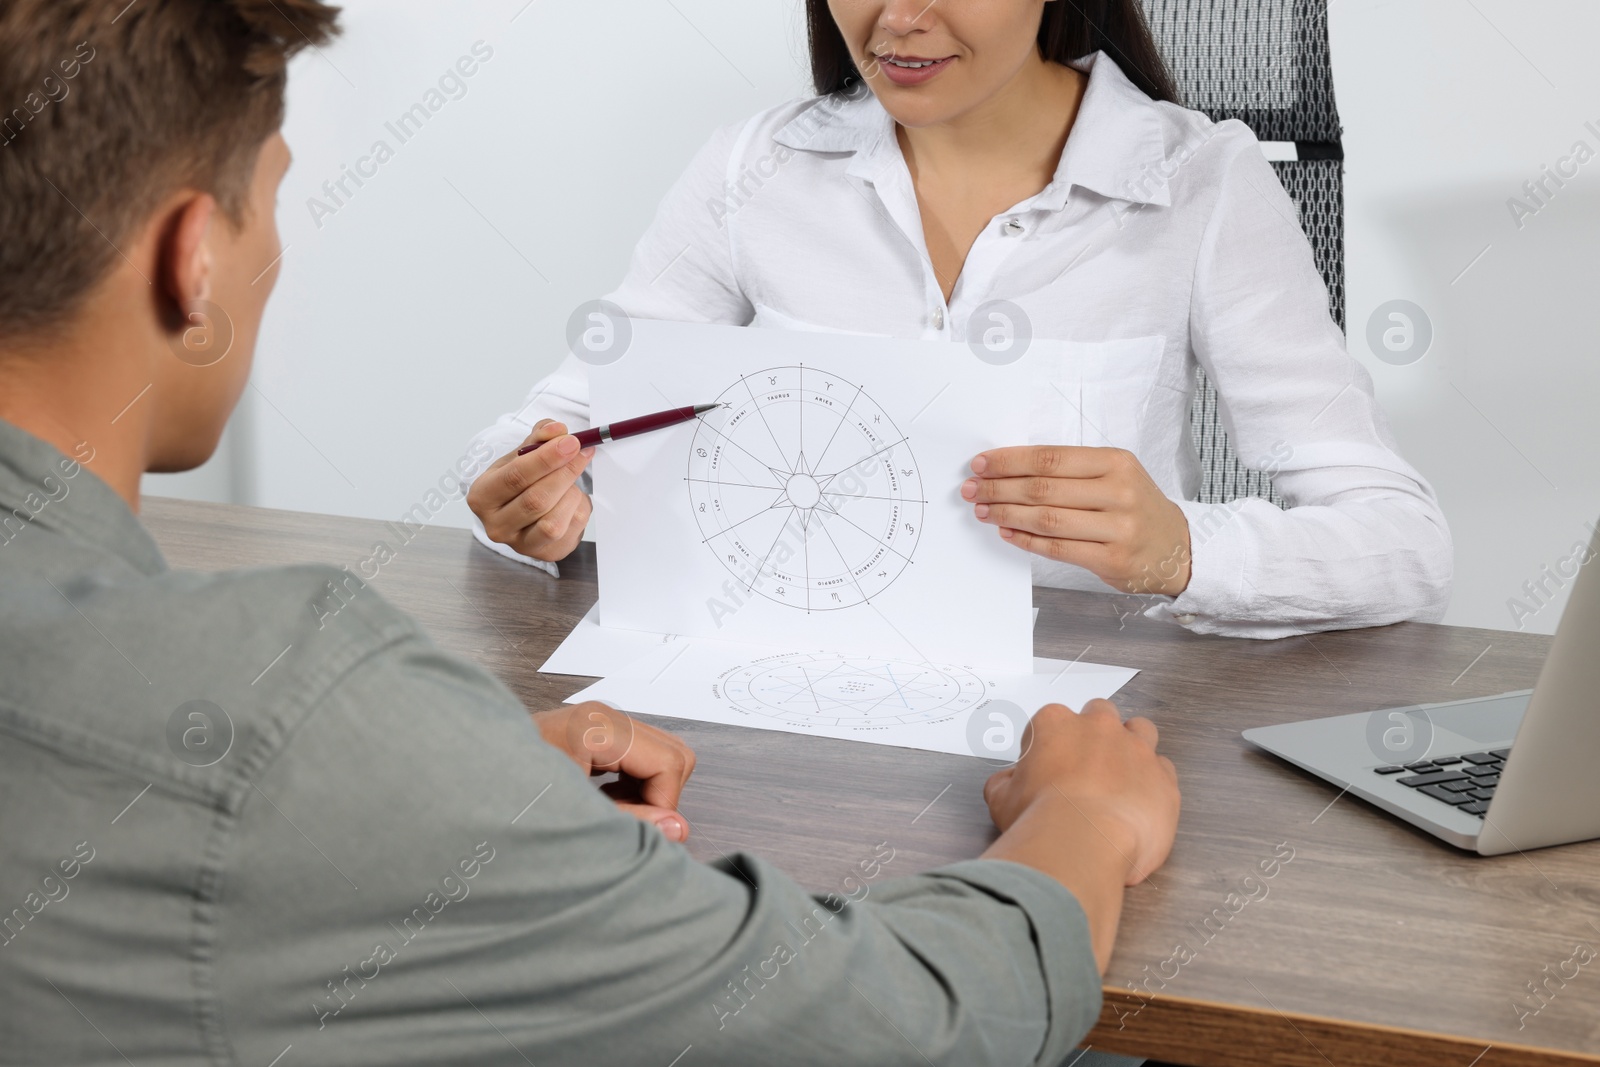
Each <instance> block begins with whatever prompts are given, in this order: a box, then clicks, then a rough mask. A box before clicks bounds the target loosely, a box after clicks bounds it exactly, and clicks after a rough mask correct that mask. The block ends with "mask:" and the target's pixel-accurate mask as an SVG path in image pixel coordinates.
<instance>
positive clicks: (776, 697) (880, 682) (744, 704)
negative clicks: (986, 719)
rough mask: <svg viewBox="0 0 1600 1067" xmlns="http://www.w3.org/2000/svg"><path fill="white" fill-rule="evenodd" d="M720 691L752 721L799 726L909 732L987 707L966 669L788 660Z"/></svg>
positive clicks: (767, 663) (736, 676)
mask: <svg viewBox="0 0 1600 1067" xmlns="http://www.w3.org/2000/svg"><path fill="white" fill-rule="evenodd" d="M717 685H718V687H719V689H720V691H721V695H722V697H723V698H724V699H726V700H727V701H728V702H729V703H730V704H732V705H733V706H734V707H736V708H738V709H739V710H740V711H743V712H746V713H748V714H750V715H757V716H761V717H763V718H769V719H782V720H784V721H786V722H790V723H795V724H797V725H801V726H856V727H874V726H910V725H914V724H917V723H928V722H937V721H942V720H944V719H949V718H952V717H954V716H956V715H959V714H961V713H963V712H965V711H966V710H967V709H969V708H972V707H974V706H976V705H978V704H981V703H982V702H983V701H984V700H985V699H987V696H986V693H987V689H986V687H985V684H984V682H983V679H981V678H979V677H978V676H977V675H975V674H973V673H972V672H971V671H969V670H967V669H966V668H964V667H947V666H936V665H933V664H928V663H910V662H906V661H902V660H886V659H874V658H870V657H861V656H847V655H843V654H841V653H835V652H790V653H783V654H781V655H776V656H768V657H766V658H764V659H760V660H757V661H755V662H754V663H750V664H746V665H744V666H741V667H735V668H733V669H731V670H729V671H727V672H726V673H724V674H723V675H722V676H721V677H720V678H719V679H718V680H717Z"/></svg>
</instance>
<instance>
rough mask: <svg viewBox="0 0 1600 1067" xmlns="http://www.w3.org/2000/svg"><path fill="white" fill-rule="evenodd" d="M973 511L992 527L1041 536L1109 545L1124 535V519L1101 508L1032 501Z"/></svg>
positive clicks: (1125, 523) (990, 506) (983, 506)
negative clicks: (1064, 506)
mask: <svg viewBox="0 0 1600 1067" xmlns="http://www.w3.org/2000/svg"><path fill="white" fill-rule="evenodd" d="M975 514H976V515H977V516H978V519H979V521H980V522H986V523H988V524H989V525H991V526H999V527H1001V528H1002V529H1007V530H1024V531H1026V532H1028V533H1034V534H1038V535H1039V536H1041V537H1056V538H1061V539H1063V540H1068V541H1094V542H1097V543H1100V544H1110V543H1112V542H1114V541H1117V540H1120V539H1122V538H1124V537H1126V535H1127V531H1126V529H1125V527H1126V526H1127V522H1126V521H1125V519H1124V518H1122V517H1120V516H1118V515H1115V514H1111V513H1108V512H1104V511H1078V510H1076V509H1073V508H1059V507H1049V506H1034V505H1031V504H979V505H978V506H977V509H976V511H975Z"/></svg>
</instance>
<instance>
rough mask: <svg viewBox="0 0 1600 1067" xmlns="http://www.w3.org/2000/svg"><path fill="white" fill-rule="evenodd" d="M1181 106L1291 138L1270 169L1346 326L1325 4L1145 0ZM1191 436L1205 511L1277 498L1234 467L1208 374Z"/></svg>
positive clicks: (1336, 128) (1339, 152)
mask: <svg viewBox="0 0 1600 1067" xmlns="http://www.w3.org/2000/svg"><path fill="white" fill-rule="evenodd" d="M1142 3H1143V4H1144V9H1145V15H1146V17H1147V18H1148V19H1149V22H1150V29H1151V31H1152V32H1153V34H1154V36H1155V39H1156V44H1157V45H1158V46H1159V47H1160V49H1161V54H1162V55H1163V56H1164V57H1165V58H1166V61H1167V66H1168V68H1169V69H1170V70H1171V71H1172V75H1173V79H1174V80H1175V81H1176V82H1177V84H1178V91H1179V94H1180V96H1181V103H1183V105H1184V106H1185V107H1192V108H1195V109H1196V110H1199V111H1203V112H1205V114H1206V115H1208V116H1209V117H1210V118H1211V119H1213V120H1214V121H1218V122H1220V121H1221V120H1223V119H1239V120H1240V121H1241V122H1243V123H1244V124H1245V125H1246V126H1249V127H1250V128H1251V129H1252V130H1253V131H1255V135H1256V137H1258V138H1259V139H1260V140H1262V141H1280V142H1281V141H1290V142H1293V143H1294V144H1295V146H1296V149H1297V151H1298V155H1299V159H1298V161H1297V162H1285V163H1279V162H1274V163H1273V164H1272V167H1273V169H1274V170H1276V171H1277V172H1278V180H1279V181H1281V182H1282V183H1283V187H1284V189H1286V190H1287V191H1288V193H1289V196H1290V198H1291V199H1293V200H1294V202H1295V205H1296V206H1297V207H1298V208H1299V210H1300V225H1301V227H1302V228H1303V229H1304V230H1305V232H1306V236H1307V237H1308V238H1309V239H1310V241H1311V248H1312V251H1313V252H1314V253H1315V256H1316V261H1317V266H1318V268H1319V269H1321V271H1322V277H1323V280H1324V281H1326V282H1327V285H1328V304H1329V311H1330V312H1332V314H1333V318H1334V321H1335V322H1337V323H1338V324H1339V328H1340V329H1341V330H1342V329H1344V328H1345V321H1344V148H1343V146H1342V145H1341V143H1340V134H1341V128H1340V125H1339V111H1338V108H1337V106H1336V105H1335V103H1334V99H1333V68H1332V65H1331V64H1330V62H1329V59H1328V5H1327V0H1142ZM1196 378H1197V382H1196V384H1197V389H1196V392H1195V398H1194V406H1193V407H1192V408H1191V409H1190V413H1189V424H1190V435H1191V438H1192V439H1193V441H1194V446H1195V449H1196V450H1197V451H1198V452H1199V454H1200V472H1201V473H1200V493H1199V499H1200V500H1201V501H1202V502H1204V503H1210V504H1215V503H1221V502H1223V501H1227V500H1233V499H1236V498H1238V497H1244V496H1256V497H1263V498H1265V499H1267V500H1270V501H1272V502H1273V503H1274V504H1277V505H1278V506H1279V507H1283V506H1284V505H1285V501H1284V500H1283V498H1282V496H1281V495H1280V494H1279V493H1278V491H1277V489H1276V488H1275V487H1274V486H1273V484H1272V482H1271V479H1269V478H1268V477H1267V475H1266V474H1264V473H1262V472H1261V471H1253V470H1249V469H1248V468H1246V467H1245V466H1244V465H1243V464H1242V463H1240V462H1239V458H1238V456H1237V455H1235V453H1234V450H1233V447H1232V445H1231V444H1230V443H1229V441H1228V434H1227V430H1226V429H1225V428H1224V426H1223V423H1222V415H1221V410H1222V408H1224V407H1226V405H1227V398H1226V397H1221V398H1219V397H1218V395H1217V390H1216V387H1215V386H1214V385H1212V383H1211V381H1210V380H1209V379H1208V378H1207V377H1206V373H1205V371H1203V370H1200V371H1198V372H1197V374H1196Z"/></svg>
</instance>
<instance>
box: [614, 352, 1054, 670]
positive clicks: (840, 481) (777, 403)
mask: <svg viewBox="0 0 1600 1067" xmlns="http://www.w3.org/2000/svg"><path fill="white" fill-rule="evenodd" d="M632 331H633V333H632V340H631V344H630V346H629V348H628V350H627V352H626V355H625V356H624V357H623V358H621V359H619V360H618V361H617V362H615V363H612V364H609V365H606V366H595V367H592V368H590V380H591V384H592V397H593V410H594V419H595V420H596V422H597V423H603V422H607V421H612V420H615V419H620V418H626V417H629V416H635V415H640V414H643V413H645V412H649V411H655V410H660V409H662V408H666V407H678V406H684V405H689V404H700V403H712V402H720V403H723V404H726V405H727V406H726V407H722V408H719V409H718V410H717V411H715V412H712V413H709V414H707V415H705V416H704V417H702V418H701V419H700V420H698V421H697V422H692V423H686V424H684V425H681V426H678V427H674V428H672V429H669V430H663V431H658V432H656V433H652V434H647V435H644V436H640V437H636V438H630V439H627V440H623V441H617V442H613V443H609V444H605V445H602V446H601V447H600V449H599V451H598V453H597V454H596V457H595V460H594V486H595V493H594V504H595V518H594V523H595V530H596V541H597V543H598V549H599V561H600V617H601V618H602V619H604V620H605V624H606V626H608V627H619V628H623V629H633V630H645V631H649V632H653V633H680V634H685V635H690V636H696V637H707V638H715V639H721V640H734V641H741V642H749V643H755V644H763V645H768V646H772V647H774V648H779V649H791V650H792V649H797V648H826V649H831V650H835V651H840V652H849V653H851V654H857V655H878V656H887V657H891V658H899V659H905V660H911V661H915V662H923V661H934V662H961V663H971V664H975V665H977V666H979V667H982V668H984V669H986V670H998V671H1004V672H1009V673H1014V674H1026V673H1027V672H1028V670H1029V669H1030V667H1031V664H1032V648H1033V643H1032V633H1031V631H1032V628H1031V622H1030V609H1031V607H1032V591H1031V579H1030V566H1029V557H1028V556H1027V555H1026V554H1025V553H1023V552H1020V551H1018V550H1017V549H1015V548H1013V547H1012V546H1010V545H1007V544H1006V543H1005V542H1004V541H1002V540H1001V539H1000V538H999V537H997V536H996V535H995V531H994V528H993V527H990V526H987V525H985V524H982V523H979V522H978V521H976V520H975V519H974V518H973V517H972V514H971V506H970V505H969V504H967V503H966V502H965V501H964V500H962V499H961V496H960V486H961V483H962V481H963V480H965V478H967V477H968V476H969V474H970V470H969V467H968V464H969V462H970V461H971V459H972V457H973V456H974V455H976V454H977V453H979V452H981V451H983V450H984V449H986V448H992V447H996V446H1002V445H1013V444H1020V443H1022V438H1025V437H1026V436H1028V432H1029V427H1028V426H1027V421H1028V420H1027V418H1026V417H1025V416H1024V417H1019V415H1018V398H1019V397H1028V396H1031V395H1034V393H1036V392H1037V388H1038V387H1037V385H1036V383H1037V382H1038V381H1040V380H1041V379H1042V369H1041V367H1040V366H1039V363H1038V361H1040V360H1044V359H1046V358H1047V357H1046V356H1044V355H1041V354H1039V353H1036V352H1035V351H1034V350H1031V349H1030V350H1029V352H1028V353H1027V355H1025V356H1024V357H1023V358H1021V359H1020V360H1018V361H1017V362H1015V363H1012V364H1009V365H1005V366H994V365H991V364H989V363H986V362H984V361H983V360H982V359H979V358H978V357H977V356H976V355H975V354H974V353H973V352H972V351H971V350H970V349H969V348H968V347H967V346H966V345H964V344H944V343H937V342H922V341H899V340H892V339H885V338H862V337H853V336H842V335H832V334H813V333H801V332H791V331H782V330H755V329H741V328H737V327H727V326H699V325H692V324H686V323H668V322H654V321H645V320H636V321H634V322H633V323H632ZM1044 351H1049V350H1048V349H1045V348H1041V349H1040V350H1039V352H1040V353H1042V352H1044Z"/></svg>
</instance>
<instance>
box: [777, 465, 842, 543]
mask: <svg viewBox="0 0 1600 1067" xmlns="http://www.w3.org/2000/svg"><path fill="white" fill-rule="evenodd" d="M767 469H768V470H770V471H772V473H773V475H775V476H776V477H777V479H778V481H779V482H780V483H781V484H782V485H783V496H782V497H780V498H779V504H780V506H784V505H786V506H788V507H791V508H793V509H795V511H797V512H799V514H800V525H801V526H802V527H804V526H808V525H810V522H811V516H812V514H813V513H814V512H815V510H816V509H817V508H818V507H821V508H822V509H823V510H824V511H832V510H833V509H832V508H829V507H828V506H827V505H826V504H824V503H823V500H822V494H823V493H825V492H827V490H828V483H829V482H831V481H833V479H834V475H832V474H823V475H819V474H817V473H816V472H815V471H814V470H813V469H812V468H811V467H810V466H809V465H808V464H807V463H806V454H805V452H804V451H802V452H801V453H800V454H799V456H798V457H796V459H795V463H794V470H791V471H785V470H779V469H777V468H775V467H768V468H767Z"/></svg>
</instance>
